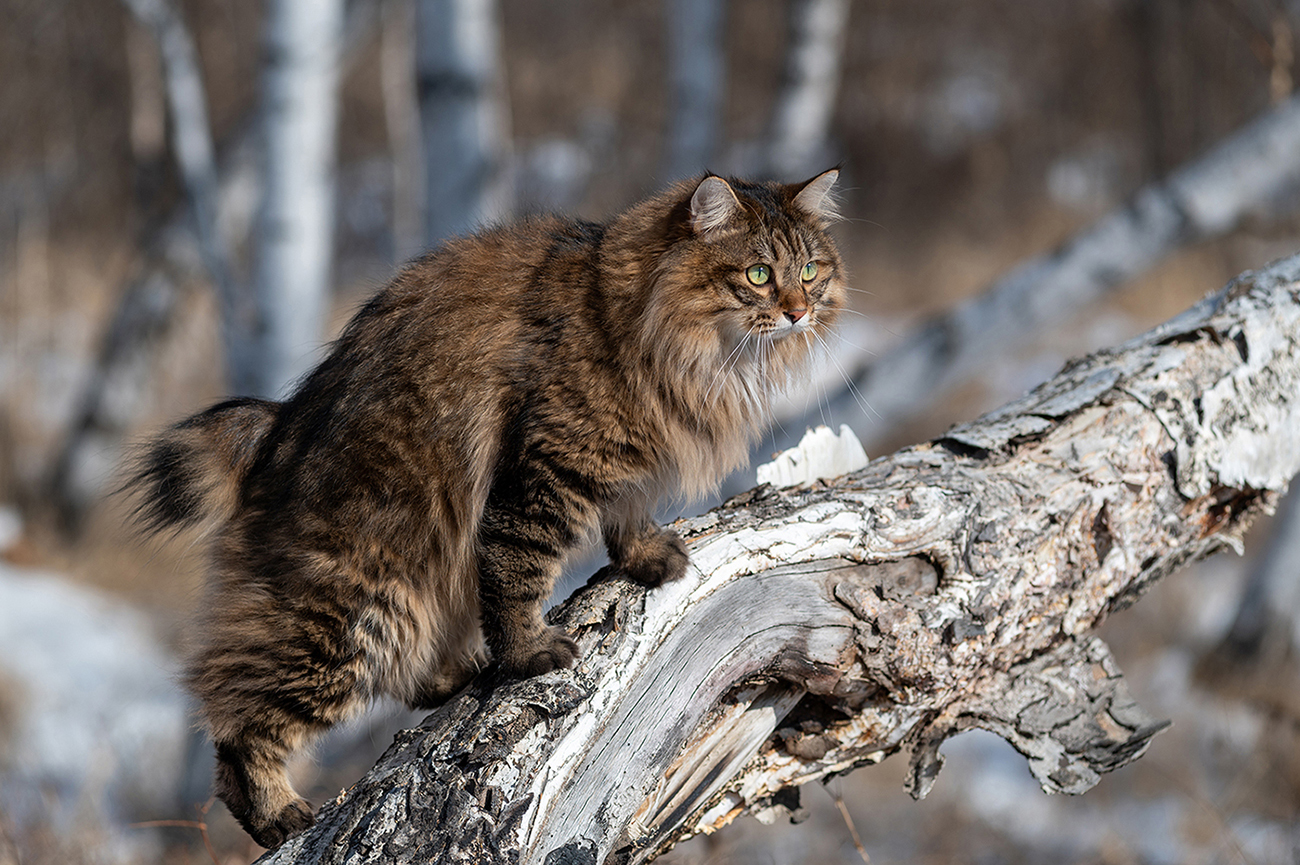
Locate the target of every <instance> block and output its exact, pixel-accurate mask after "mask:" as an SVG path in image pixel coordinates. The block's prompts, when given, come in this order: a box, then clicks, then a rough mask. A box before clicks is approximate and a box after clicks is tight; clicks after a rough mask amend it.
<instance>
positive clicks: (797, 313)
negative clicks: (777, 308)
mask: <svg viewBox="0 0 1300 865" xmlns="http://www.w3.org/2000/svg"><path fill="white" fill-rule="evenodd" d="M807 314H808V310H807V309H787V310H786V311H785V317H786V318H788V319H790V323H791V324H794V323H796V322H798V321H799V319H801V318H803V317H804V316H805V315H807Z"/></svg>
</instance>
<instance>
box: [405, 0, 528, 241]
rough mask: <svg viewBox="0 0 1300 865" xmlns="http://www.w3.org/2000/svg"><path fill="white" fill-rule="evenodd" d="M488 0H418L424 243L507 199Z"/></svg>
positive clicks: (505, 147) (502, 110) (489, 215)
mask: <svg viewBox="0 0 1300 865" xmlns="http://www.w3.org/2000/svg"><path fill="white" fill-rule="evenodd" d="M500 42H501V34H500V28H499V26H498V11H497V5H496V3H495V2H494V0H417V5H416V66H417V80H418V84H419V94H420V119H421V129H422V134H423V139H424V166H425V182H426V184H427V190H426V194H425V201H424V207H425V215H424V235H425V239H426V242H427V243H428V245H429V246H433V245H434V244H436V243H438V242H440V241H443V240H446V239H447V238H448V237H451V236H453V235H457V234H464V233H466V232H469V231H471V230H473V229H474V228H476V227H478V226H479V225H481V224H482V223H484V222H490V221H493V220H497V219H501V218H504V217H505V216H506V215H507V214H508V213H509V211H510V208H511V206H512V201H511V199H512V193H511V182H510V176H509V162H510V119H509V108H508V105H507V99H506V90H505V81H504V77H503V75H502V65H501V47H500Z"/></svg>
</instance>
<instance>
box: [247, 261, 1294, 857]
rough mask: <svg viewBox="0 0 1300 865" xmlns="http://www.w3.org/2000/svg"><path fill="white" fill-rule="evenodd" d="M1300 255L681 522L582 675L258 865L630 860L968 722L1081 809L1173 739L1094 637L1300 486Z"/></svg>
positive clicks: (601, 629) (437, 732)
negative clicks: (1003, 400) (934, 418)
mask: <svg viewBox="0 0 1300 865" xmlns="http://www.w3.org/2000/svg"><path fill="white" fill-rule="evenodd" d="M1298 395H1300V256H1297V257H1294V258H1291V259H1287V260H1284V261H1281V262H1278V263H1276V264H1274V265H1272V266H1270V267H1269V268H1267V269H1266V270H1263V271H1261V272H1259V273H1254V274H1250V273H1248V274H1244V275H1243V276H1241V277H1239V278H1238V279H1237V280H1236V281H1234V282H1233V283H1232V284H1230V285H1229V286H1228V287H1227V288H1225V289H1224V290H1223V291H1221V292H1219V293H1217V294H1215V295H1212V296H1211V297H1209V298H1207V299H1206V300H1205V301H1203V302H1202V303H1200V304H1198V305H1197V306H1196V307H1194V308H1193V309H1191V310H1189V311H1187V312H1186V313H1184V314H1182V315H1180V316H1179V317H1177V318H1175V319H1174V320H1172V321H1170V322H1168V323H1166V324H1164V325H1162V326H1160V327H1157V328H1156V329H1154V330H1152V331H1150V332H1149V333H1147V334H1145V335H1143V336H1141V337H1138V338H1137V339H1134V340H1132V341H1131V342H1129V343H1127V344H1125V345H1123V346H1120V347H1118V348H1115V349H1112V350H1108V351H1103V352H1100V353H1098V354H1096V355H1093V356H1092V357H1089V358H1085V359H1082V360H1077V361H1073V362H1071V363H1070V364H1068V365H1067V366H1066V368H1065V369H1063V370H1062V371H1061V372H1060V374H1058V375H1057V376H1056V377H1055V378H1053V379H1052V380H1050V381H1048V382H1046V383H1045V384H1043V385H1041V386H1040V387H1038V388H1037V389H1035V390H1034V391H1033V392H1031V393H1029V394H1028V395H1026V396H1025V397H1023V398H1022V399H1020V400H1018V401H1016V402H1014V403H1012V404H1010V405H1008V406H1005V407H1003V408H1001V409H999V410H997V411H994V412H991V413H990V414H988V415H986V416H984V417H983V418H980V419H979V420H978V421H975V422H972V423H969V424H964V425H961V426H958V427H955V428H953V429H952V430H950V431H949V432H948V433H947V434H946V435H945V436H944V437H942V438H940V439H938V440H936V441H934V442H930V443H926V444H921V445H917V446H915V447H911V448H907V449H904V450H902V451H899V452H898V453H895V454H893V455H892V456H889V457H884V458H881V459H877V460H875V461H874V462H872V463H871V464H870V465H868V466H867V467H866V468H864V469H862V470H861V471H858V472H855V473H853V474H851V475H848V476H845V477H841V478H838V479H836V480H834V481H832V482H818V483H816V484H813V485H811V486H803V487H796V488H791V489H786V490H774V489H772V488H770V487H760V488H758V489H755V490H752V491H750V492H748V493H745V494H743V495H741V496H738V497H736V498H734V499H732V500H731V501H729V502H727V503H725V504H724V505H723V506H721V507H719V508H717V509H715V510H713V511H711V512H709V513H707V514H705V515H703V516H700V517H696V518H693V519H689V520H683V521H681V522H679V524H678V526H677V527H678V529H679V530H680V531H681V532H682V534H683V535H684V537H686V539H687V541H688V544H689V547H690V550H691V560H692V564H693V567H692V568H691V569H690V570H689V572H688V574H687V576H686V577H685V578H684V579H682V580H681V581H680V582H677V583H673V584H670V585H667V586H664V587H662V588H659V589H655V590H651V591H648V592H647V591H646V590H645V589H643V588H642V587H640V586H638V585H635V584H633V583H631V582H630V581H627V580H624V579H620V578H619V577H618V576H617V575H616V574H600V575H598V576H597V578H595V579H593V581H592V582H591V583H590V584H589V585H588V586H587V587H586V588H584V589H583V590H581V591H579V592H577V593H576V594H575V595H574V596H573V597H572V598H570V599H569V600H568V601H567V602H565V603H564V604H563V605H562V606H560V607H559V608H557V609H556V610H555V611H554V612H553V614H552V620H553V621H554V622H555V623H556V624H559V625H560V626H562V627H564V628H565V629H567V630H568V631H569V632H570V633H572V634H573V635H574V636H575V637H576V638H577V639H578V641H579V643H580V644H581V646H582V648H583V657H582V659H581V660H580V661H579V663H578V665H577V666H576V667H575V668H574V669H572V670H565V671H557V672H554V673H549V674H547V675H545V676H541V677H538V678H535V679H531V680H527V681H521V682H509V683H502V682H498V681H495V680H494V679H493V678H492V676H491V672H490V671H489V672H488V673H487V674H485V675H484V676H483V677H481V678H480V679H479V680H478V681H476V682H475V683H473V684H472V685H471V686H470V687H469V688H467V689H466V690H465V691H464V692H462V693H461V694H460V695H458V696H457V697H455V698H454V699H452V700H451V701H450V702H448V703H447V704H446V705H445V706H443V707H442V708H440V709H439V710H438V711H436V712H434V713H433V714H432V715H430V716H429V717H428V718H427V719H426V720H425V721H424V722H423V723H422V724H421V725H420V726H419V727H417V728H415V729H413V730H409V731H405V732H403V733H401V734H399V735H398V736H397V738H396V740H395V742H394V744H393V746H392V747H391V748H390V749H389V750H388V752H387V753H386V754H385V755H384V756H383V757H382V758H381V759H380V761H379V762H378V764H377V765H376V766H375V768H374V769H373V770H372V771H371V772H370V773H369V774H368V775H367V776H366V777H365V778H363V779H362V780H361V781H359V782H358V783H357V784H356V785H355V786H354V787H353V788H352V789H351V790H348V791H346V792H344V793H341V794H340V795H339V796H338V797H337V798H336V799H335V800H334V801H332V802H330V803H328V804H327V805H326V806H325V807H324V808H323V809H322V810H321V813H320V816H319V818H318V820H317V822H316V825H315V826H313V827H312V828H311V829H310V830H309V831H308V832H307V833H305V834H304V835H302V836H300V837H298V838H295V839H293V840H292V841H290V842H289V843H287V844H286V845H285V846H284V847H282V848H280V849H279V850H278V851H276V852H274V853H273V854H270V855H268V856H267V857H266V858H264V859H263V860H262V861H263V862H268V863H270V862H274V863H307V862H313V863H316V862H321V863H326V862H328V863H344V862H363V861H390V860H391V861H408V860H409V861H434V862H475V863H496V862H501V863H506V862H510V863H516V862H518V863H538V865H557V863H604V862H618V863H633V862H644V861H647V860H649V859H651V858H653V857H654V856H655V855H657V854H658V853H660V852H662V851H664V850H666V849H667V848H669V847H671V846H672V845H673V844H674V843H675V842H676V841H678V840H680V839H681V838H684V837H687V836H689V835H692V834H695V833H698V832H709V831H713V830H714V829H716V828H718V827H719V826H722V825H724V824H726V823H727V822H729V821H730V820H732V819H733V818H734V817H735V816H737V815H738V814H741V813H744V812H746V811H748V812H750V813H754V814H755V815H757V816H758V817H760V818H761V819H771V818H774V817H776V816H780V815H782V814H786V813H788V812H791V811H793V810H796V809H797V808H798V791H797V787H798V785H800V784H803V783H805V782H807V781H811V780H816V779H819V778H826V777H828V776H830V775H834V774H837V773H843V772H847V771H849V770H851V769H854V768H857V767H860V766H864V765H868V764H872V763H877V762H879V761H881V760H883V759H885V758H886V757H888V756H890V755H892V754H895V753H898V752H900V751H908V752H910V755H911V766H912V769H911V778H910V787H911V790H912V793H913V794H914V795H916V796H922V795H924V794H925V793H926V791H927V790H928V789H929V788H930V786H931V785H932V784H933V783H934V781H935V776H936V774H937V772H938V769H939V766H940V763H941V758H940V757H939V753H938V748H939V745H940V743H942V741H943V740H944V739H945V738H947V737H949V736H951V735H953V734H954V733H956V732H959V731H961V730H964V729H968V728H971V727H982V728H985V729H989V730H992V731H994V732H996V733H999V734H1000V735H1002V736H1004V737H1006V738H1007V739H1008V740H1009V741H1010V742H1011V743H1012V745H1014V746H1015V747H1016V748H1017V749H1018V750H1019V751H1020V752H1021V753H1022V754H1024V755H1025V756H1026V757H1027V758H1028V760H1029V766H1030V769H1031V771H1032V772H1033V773H1034V775H1035V777H1036V778H1037V779H1038V781H1039V782H1040V783H1041V784H1042V786H1043V787H1044V789H1046V790H1050V791H1063V792H1070V793H1081V792H1083V791H1085V790H1087V789H1088V788H1089V787H1090V786H1092V784H1094V783H1096V781H1097V779H1098V777H1099V775H1100V774H1101V773H1103V772H1107V771H1110V770H1112V769H1115V768H1117V767H1119V766H1122V765H1124V764H1125V763H1127V762H1129V761H1131V760H1133V759H1135V758H1137V757H1138V756H1140V755H1141V754H1142V752H1143V751H1144V750H1145V749H1146V747H1147V745H1148V743H1149V741H1150V738H1151V736H1152V735H1154V734H1155V733H1156V732H1158V731H1159V730H1160V729H1161V728H1162V727H1163V726H1164V725H1163V724H1162V723H1161V722H1158V721H1156V720H1155V719H1153V718H1151V717H1149V716H1148V715H1147V714H1146V713H1145V712H1143V711H1142V710H1141V709H1140V708H1139V707H1138V706H1137V705H1135V703H1134V702H1133V700H1132V698H1131V697H1130V695H1129V694H1128V691H1127V689H1126V688H1125V685H1124V681H1123V678H1122V676H1121V674H1120V672H1119V670H1118V667H1117V665H1116V663H1115V661H1114V660H1113V658H1112V657H1111V656H1110V653H1109V651H1108V650H1107V648H1106V646H1105V645H1104V644H1103V643H1101V641H1099V640H1098V639H1096V638H1095V637H1091V636H1089V632H1090V631H1091V630H1092V629H1093V628H1095V627H1096V626H1097V625H1098V624H1099V623H1100V622H1101V621H1102V620H1103V619H1104V618H1105V617H1106V616H1107V615H1108V614H1109V613H1111V612H1112V611H1114V610H1117V609H1120V608H1123V607H1125V606H1127V605H1129V604H1131V603H1133V602H1134V601H1135V600H1136V599H1137V598H1138V597H1139V596H1140V595H1141V594H1142V593H1143V592H1144V591H1145V589H1146V588H1147V587H1149V586H1150V585H1151V584H1152V583H1153V582H1154V581H1155V580H1157V579H1159V578H1160V577H1163V576H1165V575H1167V574H1169V573H1170V572H1172V571H1173V570H1174V569H1175V568H1177V567H1178V566H1179V565H1181V564H1183V563H1185V562H1187V561H1189V560H1191V559H1195V558H1199V557H1202V556H1205V555H1208V554H1210V553H1212V552H1214V551H1216V550H1219V549H1221V548H1223V547H1230V548H1234V549H1238V550H1239V549H1240V546H1241V536H1242V534H1243V532H1244V531H1245V529H1246V527H1247V526H1248V525H1249V524H1250V522H1251V521H1252V520H1253V519H1254V517H1255V516H1257V515H1258V514H1260V513H1262V512H1266V511H1269V510H1270V509H1272V508H1273V507H1274V505H1275V503H1276V501H1277V499H1278V497H1279V496H1280V495H1281V494H1282V493H1283V492H1284V491H1285V489H1286V485H1287V482H1288V480H1289V479H1290V477H1291V476H1292V475H1294V474H1295V473H1296V471H1297V470H1298V469H1300V396H1298Z"/></svg>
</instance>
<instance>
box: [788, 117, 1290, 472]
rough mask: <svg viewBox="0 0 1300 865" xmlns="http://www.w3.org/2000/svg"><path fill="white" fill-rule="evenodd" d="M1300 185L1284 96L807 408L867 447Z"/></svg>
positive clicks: (865, 364)
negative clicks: (997, 361) (824, 404)
mask: <svg viewBox="0 0 1300 865" xmlns="http://www.w3.org/2000/svg"><path fill="white" fill-rule="evenodd" d="M1297 183H1300V98H1292V99H1290V100H1289V101H1287V102H1286V103H1284V104H1283V105H1281V106H1280V107H1279V108H1277V109H1276V110H1274V111H1270V112H1268V113H1266V114H1264V115H1262V116H1261V117H1259V118H1258V119H1256V120H1254V121H1253V122H1252V123H1250V124H1249V125H1247V126H1246V127H1245V128H1243V129H1242V130H1240V131H1239V132H1237V133H1236V134H1234V135H1232V136H1230V137H1229V138H1227V139H1226V140H1224V141H1223V142H1221V143H1220V144H1218V145H1217V146H1215V147H1214V148H1213V149H1212V150H1210V152H1208V153H1207V154H1205V155H1204V156H1202V157H1201V158H1199V159H1197V160H1195V161H1193V162H1191V163H1189V164H1187V165H1185V166H1183V167H1182V168H1180V169H1178V170H1177V171H1175V172H1174V173H1173V174H1171V175H1170V176H1169V177H1168V178H1166V179H1165V180H1163V181H1161V182H1159V183H1153V184H1151V185H1149V186H1147V187H1145V188H1143V189H1142V190H1140V191H1139V192H1138V193H1137V194H1136V195H1135V196H1133V198H1132V199H1131V200H1130V201H1129V202H1128V203H1127V204H1125V205H1124V206H1123V207H1121V208H1119V209H1117V210H1115V211H1113V212H1111V213H1110V214H1108V215H1106V216H1104V217H1102V218H1101V219H1100V220H1098V221H1097V222H1095V223H1093V224H1092V225H1091V226H1089V227H1088V228H1086V229H1085V230H1083V231H1082V232H1080V233H1079V234H1077V235H1075V236H1074V237H1072V238H1071V239H1070V240H1068V241H1066V242H1065V243H1064V244H1062V245H1061V246H1060V247H1058V248H1057V249H1056V250H1054V251H1053V252H1050V253H1048V254H1046V255H1042V256H1039V257H1038V258H1034V259H1031V260H1029V261H1026V262H1024V263H1023V264H1021V265H1020V266H1018V267H1017V268H1015V269H1014V270H1012V271H1011V272H1009V273H1007V274H1006V275H1004V276H1002V277H1001V278H999V279H998V280H997V281H995V282H994V283H993V284H992V285H990V286H989V287H988V288H986V289H985V290H984V291H983V292H981V293H980V294H979V295H977V296H975V297H973V298H971V299H970V300H967V301H965V302H964V303H962V304H960V305H958V306H957V307H956V308H954V309H952V310H950V311H948V312H946V313H944V314H942V315H940V316H938V317H936V318H934V319H932V320H931V321H929V322H927V323H925V324H923V325H922V326H921V327H919V328H917V329H916V330H915V331H913V332H912V333H910V334H907V335H906V336H905V337H904V338H903V339H902V340H900V341H899V343H898V344H897V346H896V347H895V348H894V349H892V350H891V351H888V352H886V353H884V354H882V355H879V356H875V357H871V358H863V359H862V360H861V361H859V364H860V365H859V366H858V367H857V368H856V369H850V370H849V373H848V378H849V380H851V381H852V382H853V384H852V389H853V391H851V390H850V389H848V388H846V389H845V390H843V391H841V393H840V395H839V396H838V397H835V398H833V399H832V400H831V406H830V409H829V411H827V412H826V413H825V414H822V413H821V412H813V413H812V414H811V415H810V417H811V418H812V419H814V420H816V421H818V422H822V423H828V424H829V425H830V426H831V427H836V426H838V425H839V424H841V423H847V424H849V426H851V427H852V428H853V429H854V431H855V432H857V433H858V436H859V438H861V439H862V442H863V444H864V445H866V447H867V450H868V451H870V450H871V446H872V444H873V443H874V442H875V441H876V440H878V439H879V438H880V437H882V436H883V435H885V434H886V433H888V431H889V429H890V428H891V427H892V426H893V425H895V424H897V423H898V422H899V421H901V420H904V419H906V418H908V417H909V416H912V415H913V414H915V413H917V412H919V411H920V410H922V409H923V408H924V407H925V406H926V405H928V404H929V401H930V400H932V399H934V398H937V397H938V396H940V395H942V394H943V392H944V391H945V390H946V389H947V388H949V387H951V386H953V385H955V384H957V383H958V382H961V381H963V380H965V379H967V378H968V377H970V376H971V375H973V374H978V372H979V370H981V369H983V368H984V366H985V365H986V364H987V361H988V359H989V358H990V357H993V356H997V355H1002V354H1005V353H1007V352H1008V351H1011V350H1013V349H1014V348H1015V347H1016V346H1018V345H1022V344H1023V343H1024V342H1025V341H1026V340H1027V339H1029V338H1031V337H1032V336H1034V335H1036V334H1040V333H1042V332H1043V331H1044V330H1045V329H1046V328H1048V327H1049V326H1051V325H1053V324H1058V323H1061V322H1064V321H1067V320H1069V318H1070V316H1072V315H1074V314H1075V313H1077V312H1079V311H1080V310H1082V309H1084V308H1086V307H1087V306H1088V305H1090V304H1093V303H1096V302H1097V301H1098V300H1100V299H1101V298H1102V297H1104V296H1105V295H1106V294H1108V293H1109V292H1112V291H1114V290H1116V289H1117V288H1119V287H1121V286H1123V285H1124V284H1125V283H1127V282H1129V281H1130V280H1132V279H1134V278H1136V277H1137V276H1139V275H1140V274H1142V273H1144V272H1145V271H1147V270H1148V269H1150V268H1151V267H1153V266H1155V265H1156V264H1157V263H1159V262H1160V261H1162V260H1164V259H1165V258H1166V257H1167V256H1169V255H1170V254H1171V253H1173V252H1174V251H1176V250H1178V249H1181V248H1182V247H1184V246H1186V245H1188V244H1190V243H1194V242H1196V241H1199V240H1204V239H1207V238H1210V237H1216V236H1218V235H1221V234H1224V233H1226V232H1228V231H1231V230H1232V229H1234V228H1235V227H1237V226H1238V225H1239V224H1240V223H1241V221H1242V220H1243V219H1244V218H1246V217H1247V216H1249V215H1251V214H1252V213H1255V212H1258V211H1263V210H1266V209H1268V208H1269V207H1270V206H1271V205H1272V204H1273V202H1274V201H1275V200H1278V199H1281V198H1283V197H1284V196H1285V195H1286V193H1287V191H1288V190H1294V189H1295V188H1296V185H1297ZM859 400H860V401H861V402H862V403H866V405H868V406H869V407H870V411H869V412H864V411H863V410H862V408H861V406H860V402H859ZM789 426H791V428H792V429H795V430H797V431H802V429H803V426H802V425H800V424H798V423H795V424H790V425H789Z"/></svg>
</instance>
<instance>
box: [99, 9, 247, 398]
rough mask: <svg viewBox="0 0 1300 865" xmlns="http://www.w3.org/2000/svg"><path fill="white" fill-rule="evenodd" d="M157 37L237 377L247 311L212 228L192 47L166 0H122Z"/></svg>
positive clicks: (175, 140) (203, 110)
mask: <svg viewBox="0 0 1300 865" xmlns="http://www.w3.org/2000/svg"><path fill="white" fill-rule="evenodd" d="M123 2H124V3H125V4H126V6H127V8H128V9H130V10H131V13H132V14H133V15H135V17H136V18H137V19H139V21H140V22H141V23H142V24H144V25H145V26H146V27H148V28H149V29H150V30H151V31H152V32H153V34H154V38H155V39H157V41H158V49H159V53H160V55H161V57H162V66H163V81H164V83H165V88H166V94H167V112H168V118H169V120H170V125H171V131H172V151H173V153H174V155H175V157H176V165H177V167H178V168H179V170H180V175H181V181H182V183H183V185H184V188H185V194H186V197H187V198H188V199H189V203H190V209H191V211H192V218H193V220H194V231H195V235H196V237H197V238H198V245H199V252H200V254H201V256H202V259H203V265H204V268H205V269H206V270H207V272H208V276H209V278H210V279H211V280H212V283H213V286H214V288H215V289H216V295H217V304H218V308H219V309H220V312H221V330H222V345H223V348H224V349H225V354H226V359H225V360H226V368H227V372H228V374H229V375H230V377H231V378H232V379H237V378H239V377H241V376H242V375H243V370H242V368H241V367H242V365H243V363H244V355H245V351H244V346H245V340H246V336H245V331H246V329H247V328H246V326H241V325H243V324H244V323H246V322H247V321H248V320H249V319H250V318H251V315H252V311H251V309H250V308H249V306H248V302H247V298H246V297H245V296H244V295H243V293H242V292H241V291H240V286H239V284H238V282H237V280H236V278H235V275H234V268H233V265H232V262H231V255H230V248H229V246H228V245H227V244H226V243H224V242H223V239H222V237H221V235H220V231H219V226H218V218H217V215H218V209H219V202H218V194H219V184H218V176H217V162H216V149H215V147H214V146H213V143H212V129H211V127H210V125H209V123H208V108H207V105H208V103H207V96H206V94H205V93H204V89H203V72H202V69H201V68H200V66H199V56H198V51H197V50H196V49H195V47H194V40H193V38H192V37H191V36H190V32H189V29H188V28H187V27H186V26H185V20H184V18H183V17H182V16H181V13H180V11H179V10H178V9H176V8H175V7H174V6H173V5H172V3H171V2H170V0H123Z"/></svg>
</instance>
